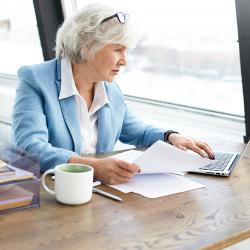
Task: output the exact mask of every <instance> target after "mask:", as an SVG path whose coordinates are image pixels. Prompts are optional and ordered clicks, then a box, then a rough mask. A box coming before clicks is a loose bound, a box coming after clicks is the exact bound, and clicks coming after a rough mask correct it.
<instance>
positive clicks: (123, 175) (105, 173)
mask: <svg viewBox="0 0 250 250" xmlns="http://www.w3.org/2000/svg"><path fill="white" fill-rule="evenodd" d="M92 166H93V167H94V170H95V171H94V176H95V178H96V179H98V180H100V181H102V182H103V183H106V184H111V185H113V184H120V183H125V182H128V181H129V180H130V179H131V178H132V177H133V176H134V175H135V174H136V173H139V172H140V168H139V167H138V166H137V165H135V164H133V163H128V162H126V161H122V160H118V159H114V158H103V159H98V160H95V162H94V163H93V164H92Z"/></svg>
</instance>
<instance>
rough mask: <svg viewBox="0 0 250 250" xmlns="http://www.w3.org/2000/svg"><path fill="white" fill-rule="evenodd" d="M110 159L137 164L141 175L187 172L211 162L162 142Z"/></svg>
mask: <svg viewBox="0 0 250 250" xmlns="http://www.w3.org/2000/svg"><path fill="white" fill-rule="evenodd" d="M112 157H114V158H117V159H121V160H125V161H128V162H131V163H132V162H133V163H135V164H137V165H138V166H139V167H140V169H141V174H152V173H154V174H155V173H175V172H187V171H191V170H197V169H199V168H200V167H204V166H206V165H208V164H210V163H212V162H213V160H210V159H207V158H202V157H201V156H200V155H198V154H196V153H191V152H189V151H183V150H181V149H178V148H176V147H174V146H172V145H169V144H168V143H165V142H163V141H157V142H156V143H154V144H153V145H152V146H151V147H149V148H148V149H147V150H146V151H145V152H141V151H137V150H129V151H126V152H123V153H120V154H117V155H114V156H112Z"/></svg>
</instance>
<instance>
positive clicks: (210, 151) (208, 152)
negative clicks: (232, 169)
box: [197, 142, 215, 159]
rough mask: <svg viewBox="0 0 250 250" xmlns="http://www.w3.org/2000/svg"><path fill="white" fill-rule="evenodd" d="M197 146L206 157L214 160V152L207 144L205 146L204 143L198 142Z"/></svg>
mask: <svg viewBox="0 0 250 250" xmlns="http://www.w3.org/2000/svg"><path fill="white" fill-rule="evenodd" d="M197 145H198V146H199V147H200V148H201V149H203V150H204V151H205V152H206V153H207V154H208V156H209V158H210V159H215V155H214V152H213V150H212V149H211V148H210V147H209V145H208V144H206V143H205V142H198V143H197Z"/></svg>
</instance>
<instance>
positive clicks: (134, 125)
mask: <svg viewBox="0 0 250 250" xmlns="http://www.w3.org/2000/svg"><path fill="white" fill-rule="evenodd" d="M165 132H166V129H161V128H157V127H154V126H152V125H147V124H145V123H144V122H143V121H142V120H140V119H139V118H138V117H137V116H136V115H134V114H133V112H132V111H131V110H130V109H129V108H128V107H127V105H126V104H125V114H124V120H123V125H122V130H121V134H120V138H119V139H120V141H121V142H123V143H127V144H132V145H135V146H136V147H148V146H150V145H151V144H153V143H155V142H156V141H158V140H164V133H165Z"/></svg>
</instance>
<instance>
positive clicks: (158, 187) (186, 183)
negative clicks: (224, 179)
mask: <svg viewBox="0 0 250 250" xmlns="http://www.w3.org/2000/svg"><path fill="white" fill-rule="evenodd" d="M110 187H113V188H115V189H118V190H119V191H121V192H124V193H129V192H134V193H138V194H140V195H143V196H145V197H147V198H158V197H162V196H165V195H170V194H175V193H180V192H186V191H190V190H193V189H198V188H203V187H205V186H204V185H202V184H200V183H197V182H194V181H190V180H188V179H187V178H186V177H183V176H177V175H172V174H142V175H136V176H134V177H133V178H132V179H131V180H130V181H129V182H128V183H124V184H118V185H110Z"/></svg>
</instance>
